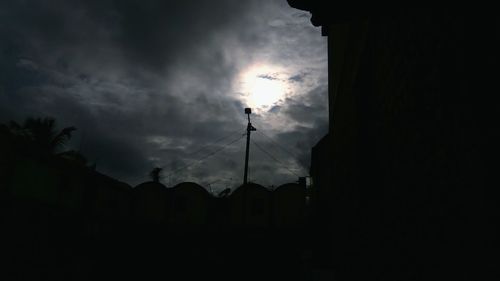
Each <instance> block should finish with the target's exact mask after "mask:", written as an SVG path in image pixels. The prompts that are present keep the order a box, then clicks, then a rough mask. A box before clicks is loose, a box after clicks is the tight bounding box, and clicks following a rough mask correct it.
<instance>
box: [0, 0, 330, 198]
mask: <svg viewBox="0 0 500 281" xmlns="http://www.w3.org/2000/svg"><path fill="white" fill-rule="evenodd" d="M326 55H327V53H326V40H325V37H322V36H321V32H320V30H319V28H316V27H314V26H312V25H311V23H310V15H309V14H308V13H307V12H303V11H299V10H295V9H293V8H291V7H289V6H288V4H287V2H286V0H249V1H234V0H183V1H160V0H158V1H144V0H142V1H132V0H130V1H128V0H125V1H123V0H120V1H118V0H115V1H113V0H95V1H87V0H85V1H84V0H75V1H65V0H59V1H58V0H47V1H29V0H26V1H17V0H12V1H10V0H7V1H1V2H0V122H6V121H8V120H17V121H22V120H24V119H25V118H26V117H28V116H34V117H44V116H52V117H54V118H56V119H57V122H58V124H59V126H60V127H63V126H69V125H74V126H76V127H77V128H78V130H77V132H76V133H75V135H74V136H73V139H72V142H71V144H70V146H71V147H70V148H74V149H79V150H80V151H81V152H82V153H83V154H84V155H85V156H86V157H87V158H88V160H89V161H90V162H91V163H96V164H97V170H99V171H101V172H102V173H105V174H108V175H110V176H112V177H114V178H117V179H119V180H122V181H125V182H127V183H129V184H131V185H136V184H138V183H140V182H143V181H146V180H148V173H149V171H151V169H152V168H154V167H162V168H163V178H162V181H163V182H164V183H165V184H167V185H168V186H171V185H174V184H176V183H179V182H182V181H195V182H198V183H200V184H202V185H204V186H205V187H208V186H209V185H210V187H211V188H212V190H213V191H214V192H216V191H218V190H221V189H223V188H226V187H235V186H237V185H239V184H240V183H241V182H242V178H243V164H244V152H245V150H244V148H245V136H244V133H245V129H246V115H245V114H244V108H245V107H252V110H253V114H252V115H251V118H252V123H253V125H254V126H255V127H256V128H257V131H256V132H254V133H252V143H251V149H250V152H251V156H250V164H249V170H250V171H249V179H250V180H251V181H254V182H257V183H261V184H263V185H266V186H269V185H275V186H276V185H280V184H282V183H286V182H291V181H296V180H297V176H305V175H307V174H308V168H309V162H310V149H311V147H312V146H313V145H314V144H315V143H316V142H317V141H318V140H319V139H320V138H321V137H322V136H323V135H324V134H326V132H327V115H328V113H327V84H326V83H327V77H326V75H327V61H326V59H327V58H326Z"/></svg>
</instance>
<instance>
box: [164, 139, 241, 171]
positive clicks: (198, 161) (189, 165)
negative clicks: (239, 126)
mask: <svg viewBox="0 0 500 281" xmlns="http://www.w3.org/2000/svg"><path fill="white" fill-rule="evenodd" d="M244 136H245V135H241V136H240V137H238V138H237V139H235V140H232V141H231V142H229V143H227V144H225V145H223V146H222V147H220V148H219V149H217V150H215V151H213V152H211V153H209V154H207V155H205V156H203V157H201V158H200V159H198V160H196V161H194V162H191V163H189V164H187V165H185V166H183V167H181V168H178V169H176V170H174V171H172V172H171V173H170V174H168V175H167V176H164V178H165V177H167V178H168V177H170V176H172V175H173V174H175V173H177V172H179V171H182V170H184V169H187V168H189V167H191V166H193V165H196V164H199V163H201V162H202V161H203V160H205V159H207V158H209V157H211V156H213V155H215V154H216V153H218V152H220V151H222V150H224V149H225V148H226V147H227V146H229V145H231V144H233V143H235V142H237V141H239V140H241V139H242V138H243V137H244Z"/></svg>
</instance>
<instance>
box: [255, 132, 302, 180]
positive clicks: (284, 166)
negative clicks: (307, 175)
mask: <svg viewBox="0 0 500 281" xmlns="http://www.w3.org/2000/svg"><path fill="white" fill-rule="evenodd" d="M251 141H252V143H253V144H254V145H255V146H256V147H257V148H258V149H259V150H261V151H262V152H263V153H264V154H266V155H267V156H268V157H269V158H271V159H272V160H274V161H275V162H277V163H279V164H281V166H282V167H283V168H285V169H286V170H288V171H289V172H290V173H292V174H293V175H295V176H297V177H300V176H299V175H298V174H297V173H295V172H294V171H293V170H292V169H290V168H288V167H287V166H286V164H285V163H283V162H281V161H280V160H278V159H277V158H276V157H274V156H273V155H272V154H271V153H269V152H267V151H266V150H265V149H264V148H263V147H261V146H260V145H259V144H257V142H255V141H254V140H251Z"/></svg>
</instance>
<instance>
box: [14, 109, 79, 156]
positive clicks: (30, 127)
mask: <svg viewBox="0 0 500 281" xmlns="http://www.w3.org/2000/svg"><path fill="white" fill-rule="evenodd" d="M8 127H9V129H10V132H11V133H12V134H13V135H14V137H15V138H16V139H17V140H18V141H20V142H22V143H24V144H26V145H28V146H29V148H30V150H35V151H36V152H39V153H42V154H57V152H58V151H59V150H60V149H61V148H62V147H63V146H64V145H65V144H66V143H67V142H68V141H69V140H70V139H71V133H72V132H73V131H75V130H76V128H75V127H73V126H71V127H65V128H63V129H62V130H60V131H58V130H57V129H56V121H55V119H54V118H51V117H45V118H32V117H30V118H27V119H26V120H25V121H24V123H23V125H20V124H18V123H17V122H15V121H10V123H9V126H8Z"/></svg>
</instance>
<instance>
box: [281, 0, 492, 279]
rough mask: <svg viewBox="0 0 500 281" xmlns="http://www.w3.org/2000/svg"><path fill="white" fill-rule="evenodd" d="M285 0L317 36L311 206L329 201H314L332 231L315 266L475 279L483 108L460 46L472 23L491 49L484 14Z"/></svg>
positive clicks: (372, 274)
mask: <svg viewBox="0 0 500 281" xmlns="http://www.w3.org/2000/svg"><path fill="white" fill-rule="evenodd" d="M288 3H289V4H290V6H292V7H295V8H298V9H302V10H307V11H310V12H311V15H312V17H311V22H312V24H313V25H315V26H321V29H322V34H323V35H324V36H327V37H328V64H329V65H328V72H329V81H328V82H329V86H328V89H329V111H330V113H329V120H330V125H329V139H323V140H321V142H320V143H319V144H318V145H317V146H316V147H315V148H314V149H313V157H314V159H313V162H314V163H313V164H312V165H313V167H314V169H313V170H311V173H314V175H313V180H314V182H315V184H318V185H319V186H318V190H317V200H316V203H317V204H318V208H323V207H324V206H331V207H329V208H328V207H327V208H324V209H321V211H319V212H317V213H316V215H317V216H318V217H317V219H320V220H325V221H324V224H329V225H330V226H329V228H330V229H331V231H332V232H331V235H329V236H328V237H321V238H320V240H322V241H320V242H319V243H320V245H318V247H321V244H322V245H332V246H331V249H329V251H331V256H332V258H331V261H328V262H327V264H322V265H321V266H323V267H324V268H327V269H329V270H331V271H333V272H334V273H335V274H334V275H335V277H336V278H337V280H368V279H381V280H416V279H419V280H430V279H432V280H437V279H454V278H455V279H467V280H474V279H477V277H478V276H480V275H482V274H484V273H485V271H484V270H480V271H477V270H474V269H473V266H472V264H473V263H472V261H471V260H470V257H471V256H482V253H481V251H485V249H486V248H487V247H486V245H485V244H483V245H481V246H478V245H475V246H473V243H471V240H472V239H473V237H475V233H479V232H480V233H487V230H488V229H490V228H489V226H488V223H487V220H488V219H487V217H488V216H489V215H488V212H487V210H488V208H489V207H485V206H487V205H488V204H486V203H487V202H488V201H487V200H486V198H485V197H484V196H483V195H482V192H478V190H480V189H481V188H482V187H483V186H485V183H486V180H485V179H486V178H487V176H488V167H487V166H486V165H485V164H484V161H483V160H482V157H483V156H481V149H482V148H481V145H479V143H481V141H478V139H480V138H482V136H484V131H481V130H480V129H479V128H478V127H477V124H480V123H483V122H484V121H486V119H481V117H480V115H479V114H478V113H476V112H472V111H473V109H474V108H473V107H472V105H471V99H470V95H469V91H468V90H467V89H468V87H467V79H466V78H467V77H468V75H467V74H466V66H465V63H466V61H467V55H469V54H470V53H469V52H468V51H467V50H466V46H467V42H468V39H467V38H469V37H468V36H469V35H471V34H473V33H474V32H479V34H481V36H482V40H483V39H484V40H486V42H488V44H485V46H484V48H486V49H485V50H488V51H487V52H488V54H491V55H492V56H494V57H496V55H495V54H494V53H495V52H496V51H494V52H492V51H491V48H490V47H489V46H486V45H489V42H491V41H492V40H491V39H492V38H494V37H495V36H494V35H492V34H497V35H498V22H497V20H492V19H493V18H495V17H487V18H488V19H489V20H487V21H484V23H485V24H484V25H481V26H478V25H474V27H472V24H474V23H476V22H477V19H472V18H473V16H472V15H473V12H471V13H464V9H461V8H456V7H447V8H446V9H444V8H435V7H434V8H432V9H402V8H396V9H390V10H389V9H382V8H375V6H374V5H368V6H360V7H356V8H354V7H352V5H351V6H349V7H348V6H347V5H342V4H339V3H334V2H330V1H321V0H316V1H314V0H312V1H305V0H288ZM465 14H467V15H468V16H467V17H466V16H465ZM481 23H483V21H481ZM476 27H477V28H476ZM472 30H474V32H471V31H472ZM495 38H496V37H495ZM479 44H481V43H479ZM481 46H483V45H481ZM493 60H494V59H493ZM325 142H326V143H327V145H325ZM322 147H323V149H322ZM318 150H323V151H324V152H325V153H327V155H328V157H327V158H328V160H327V163H326V164H325V163H322V162H324V160H323V159H321V157H319V159H318V157H316V156H315V155H317V152H318ZM471 163H476V164H477V166H476V165H475V164H471ZM320 167H323V168H327V169H328V173H326V171H324V170H321V168H320ZM324 175H329V176H330V178H329V179H326V178H324ZM314 177H315V178H316V179H314ZM322 192H323V193H322ZM320 197H321V198H320ZM319 200H321V201H319ZM323 212H326V213H328V214H323ZM490 232H491V231H490ZM484 237H490V238H489V239H490V240H488V241H491V235H490V234H485V236H484ZM328 247H329V246H328ZM323 258H324V257H322V258H321V259H323ZM484 264H488V261H485V262H484Z"/></svg>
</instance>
